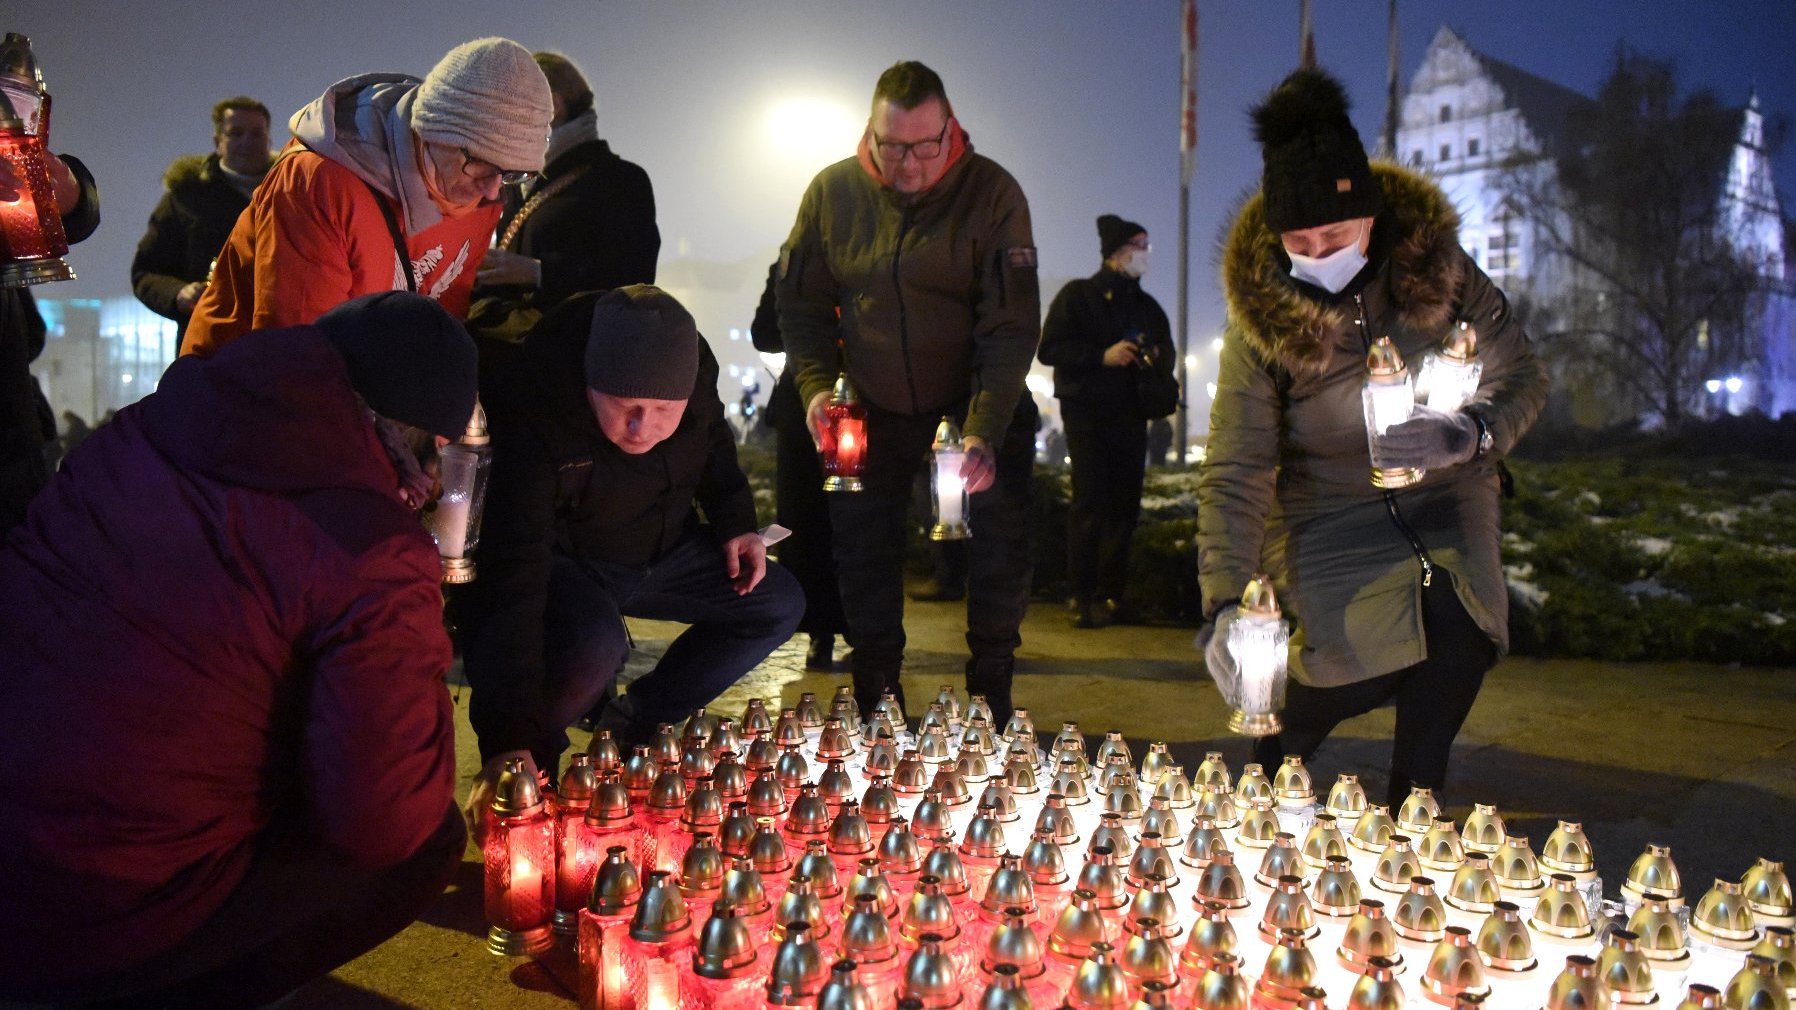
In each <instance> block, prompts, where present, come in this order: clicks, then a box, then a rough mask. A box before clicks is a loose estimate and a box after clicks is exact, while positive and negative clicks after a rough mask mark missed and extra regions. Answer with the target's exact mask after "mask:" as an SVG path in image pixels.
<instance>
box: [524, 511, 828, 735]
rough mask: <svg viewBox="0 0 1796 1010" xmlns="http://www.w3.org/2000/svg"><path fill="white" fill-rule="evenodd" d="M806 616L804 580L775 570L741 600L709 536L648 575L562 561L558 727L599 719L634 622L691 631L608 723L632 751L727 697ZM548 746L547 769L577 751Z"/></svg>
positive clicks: (557, 592)
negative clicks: (659, 730) (593, 713)
mask: <svg viewBox="0 0 1796 1010" xmlns="http://www.w3.org/2000/svg"><path fill="white" fill-rule="evenodd" d="M802 616H804V593H803V591H802V590H800V589H799V588H798V582H797V580H796V579H794V578H793V577H792V575H791V574H790V573H789V572H787V571H786V570H785V569H783V568H781V567H779V566H778V565H777V564H774V563H772V562H769V563H768V565H767V574H766V576H765V577H764V578H762V579H761V583H760V585H758V586H756V587H755V588H754V591H753V592H751V593H749V594H747V595H746V596H738V595H736V590H735V587H734V586H733V585H732V584H731V583H730V580H729V577H728V575H726V574H725V572H724V567H723V551H722V548H721V547H720V546H719V544H718V542H717V540H716V538H715V537H714V536H713V535H712V534H711V532H710V530H709V529H705V528H699V529H694V530H690V531H688V532H687V533H686V535H685V536H683V537H681V538H680V539H679V540H678V541H677V542H676V543H675V544H674V545H673V547H672V548H670V549H669V550H668V551H667V552H666V553H665V554H663V555H662V556H661V557H660V558H659V559H657V560H656V562H655V563H654V564H652V565H649V566H646V567H637V566H633V565H618V564H608V563H605V562H585V561H578V560H576V559H574V558H572V557H568V556H567V555H562V554H557V555H556V557H555V561H554V567H553V569H552V570H551V572H550V575H549V599H548V607H547V609H546V611H545V613H544V622H545V629H544V631H545V646H546V648H545V653H544V660H545V674H546V682H545V685H544V687H545V694H546V696H547V699H548V703H549V711H550V714H551V715H552V716H553V718H554V720H555V721H554V722H553V725H555V726H567V725H569V724H571V723H572V722H573V721H574V720H576V719H578V718H580V717H581V716H582V715H584V714H586V713H587V712H588V711H590V710H591V709H592V707H593V706H594V705H595V704H597V702H598V700H599V698H600V697H601V696H602V695H603V694H604V693H605V690H606V688H608V687H610V686H611V682H612V681H613V679H615V678H616V676H617V673H618V671H619V670H621V669H623V666H624V660H625V658H626V657H627V656H628V655H629V648H630V640H629V634H628V632H627V631H626V630H625V628H624V622H623V619H624V618H625V617H640V618H644V619H646V620H653V621H678V622H680V623H682V624H687V625H690V627H688V628H687V629H686V630H685V631H684V632H682V633H681V634H680V636H679V637H678V638H675V639H674V640H673V644H671V645H669V646H668V647H667V652H666V653H665V654H663V655H662V657H661V661H660V662H659V663H657V664H655V668H654V669H653V670H650V671H649V672H648V673H646V674H644V675H643V676H642V677H640V678H638V679H637V680H636V681H635V682H634V683H633V684H631V685H630V687H629V692H628V693H627V695H625V697H624V698H622V699H620V700H619V701H618V702H616V703H614V704H612V705H611V706H609V707H608V708H607V710H606V713H605V718H604V719H603V720H602V721H601V723H600V725H601V726H604V727H606V728H609V729H611V730H612V732H613V733H615V734H616V735H617V736H618V738H619V740H620V741H621V742H622V743H625V744H631V743H646V742H647V741H648V739H649V737H650V736H651V735H652V734H653V733H654V730H655V726H656V724H658V723H663V722H677V721H679V720H681V719H684V718H685V717H686V716H687V715H688V714H690V713H691V712H692V710H693V709H695V708H698V707H699V706H701V705H705V704H708V703H709V702H710V701H711V699H713V698H715V697H717V696H718V695H719V694H722V693H723V692H724V690H725V689H727V688H728V687H729V686H730V685H731V684H734V683H735V682H736V681H737V680H738V679H740V678H741V676H742V675H743V674H745V673H747V672H748V671H750V670H752V669H754V667H755V665H756V664H758V663H759V662H761V660H763V659H766V658H767V656H768V654H769V653H771V652H772V651H773V650H774V649H777V648H779V647H780V646H781V645H783V644H784V643H785V642H786V640H787V639H789V638H791V637H792V632H793V630H794V629H795V628H797V627H798V621H799V618H801V617H802ZM544 743H545V744H547V745H552V746H553V749H552V750H549V749H548V748H547V747H545V748H544V750H545V751H546V753H537V754H536V759H537V761H538V762H539V763H540V762H542V761H543V760H544V759H545V758H550V759H553V758H556V757H558V756H559V754H560V752H561V749H562V748H563V747H565V746H566V745H567V741H566V738H565V736H564V737H562V738H561V739H560V740H559V741H544ZM553 765H554V762H553V761H551V762H550V764H549V765H539V766H544V767H552V766H553Z"/></svg>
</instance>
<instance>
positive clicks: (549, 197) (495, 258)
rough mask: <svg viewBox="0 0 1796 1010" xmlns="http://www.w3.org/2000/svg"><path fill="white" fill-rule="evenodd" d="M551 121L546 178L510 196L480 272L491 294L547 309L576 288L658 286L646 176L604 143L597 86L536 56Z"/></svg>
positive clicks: (657, 235) (555, 56)
mask: <svg viewBox="0 0 1796 1010" xmlns="http://www.w3.org/2000/svg"><path fill="white" fill-rule="evenodd" d="M535 56H536V65H537V66H539V67H541V68H542V71H543V75H544V76H546V77H547V78H548V79H549V91H550V94H551V96H552V97H553V99H554V102H555V116H554V119H553V120H552V121H551V127H550V132H549V153H548V157H547V160H546V163H545V167H544V169H543V174H542V177H541V178H539V179H536V180H533V181H532V182H529V183H527V184H525V185H524V186H523V187H521V188H518V187H513V188H510V189H507V190H506V191H505V197H504V200H505V213H504V215H503V216H502V217H500V219H499V233H498V241H497V242H496V243H495V246H494V248H492V249H489V250H488V251H487V254H486V257H485V258H484V259H482V260H481V263H480V270H479V272H478V273H477V274H476V275H475V283H476V284H477V285H478V286H479V289H477V291H476V296H477V297H478V296H480V295H485V294H493V293H496V292H494V291H493V290H492V289H494V288H510V289H513V290H514V291H519V292H535V297H536V304H537V305H538V306H540V307H543V308H548V307H550V306H553V305H555V304H558V303H559V302H561V301H563V300H565V299H566V298H567V297H568V296H570V295H572V294H574V293H576V292H580V291H600V290H605V289H609V288H618V287H623V286H624V285H626V284H653V283H654V282H655V260H656V258H657V257H658V256H660V254H661V232H660V230H659V229H658V228H656V226H655V191H654V187H653V186H652V185H650V183H649V176H648V173H647V172H645V171H643V170H642V168H641V167H640V166H637V165H635V164H632V163H631V162H628V161H625V160H624V159H622V158H620V157H618V156H617V155H616V154H614V153H612V150H611V145H610V144H607V143H606V142H605V141H603V140H600V139H599V132H598V117H597V113H596V112H595V111H594V109H593V95H592V86H591V85H590V84H588V83H587V81H586V77H585V75H583V74H581V73H580V68H579V67H576V66H575V65H574V63H573V61H572V60H570V59H568V58H567V57H565V56H562V55H561V54H559V53H537V54H535Z"/></svg>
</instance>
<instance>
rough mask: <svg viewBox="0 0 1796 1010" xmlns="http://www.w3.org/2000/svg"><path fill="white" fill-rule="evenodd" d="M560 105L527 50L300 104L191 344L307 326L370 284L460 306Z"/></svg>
mask: <svg viewBox="0 0 1796 1010" xmlns="http://www.w3.org/2000/svg"><path fill="white" fill-rule="evenodd" d="M551 112H552V104H551V99H550V96H549V83H548V81H547V80H546V79H545V78H544V77H543V73H542V71H541V70H539V69H538V68H537V66H536V62H535V61H534V60H532V59H531V57H530V51H529V50H527V49H525V48H524V47H523V46H520V45H518V44H517V43H516V42H512V41H509V40H507V39H500V38H486V39H476V40H475V41H473V42H468V43H464V44H463V45H460V46H457V47H456V48H454V49H452V50H450V51H449V53H448V55H446V56H444V57H443V58H442V60H440V61H439V62H438V63H437V65H436V66H435V67H434V68H433V69H432V70H431V71H430V73H429V74H428V75H426V76H425V77H424V79H423V80H419V79H418V78H415V77H410V76H406V75H403V74H362V75H359V76H356V77H351V78H348V79H346V80H342V81H339V82H337V83H336V84H333V85H331V86H330V88H328V89H326V91H325V92H324V94H323V95H322V96H321V97H320V98H318V99H317V100H316V101H314V102H312V103H311V104H310V105H307V106H306V107H304V108H302V109H300V110H299V111H298V112H297V113H294V115H293V118H292V119H291V120H290V121H289V123H288V126H289V128H290V129H291V130H292V131H293V140H292V141H291V142H290V143H289V144H288V145H287V148H286V150H285V152H283V156H282V157H281V159H280V161H279V162H278V163H277V164H276V166H275V167H274V168H273V169H272V170H270V171H269V173H268V175H267V176H266V178H265V179H264V180H263V182H262V185H261V186H260V187H258V188H257V190H256V194H255V197H254V198H253V199H252V200H251V201H250V205H249V209H248V210H247V211H245V212H244V213H243V215H242V216H241V217H239V218H238V219H237V224H236V226H235V227H233V228H232V230H231V235H230V238H229V239H228V240H227V241H226V242H225V246H224V250H223V251H222V252H220V253H219V256H218V264H217V267H216V268H215V270H214V271H213V276H212V282H211V284H210V285H209V286H207V288H206V291H205V294H204V295H202V296H201V297H200V300H199V303H198V304H197V305H195V306H194V310H193V317H192V319H191V321H190V322H189V324H188V330H187V339H186V342H185V345H184V346H183V347H182V349H181V353H182V354H210V353H211V352H213V351H215V350H217V349H218V348H219V347H220V346H221V345H223V344H224V343H226V342H228V341H230V340H232V339H235V338H236V337H238V336H240V335H242V334H243V333H246V332H248V331H249V330H252V329H268V328H271V327H280V326H294V325H299V324H304V323H310V322H311V321H312V320H314V319H316V318H317V317H318V316H319V315H320V314H322V313H323V312H325V311H326V310H328V309H330V308H332V307H333V306H335V305H337V304H339V303H341V302H344V301H346V300H348V299H350V298H354V297H356V296H357V295H362V294H367V293H370V292H374V291H387V290H411V291H416V292H417V293H419V294H421V295H425V296H427V297H429V298H432V299H435V300H436V301H438V302H440V303H441V304H442V305H443V307H444V308H446V309H448V310H449V312H450V313H451V314H453V315H455V316H456V317H457V318H466V317H467V314H468V300H469V292H470V290H471V289H472V288H473V286H474V272H475V269H476V268H477V267H478V266H479V265H480V258H481V256H482V255H483V254H484V253H485V251H486V248H487V245H488V243H489V240H490V238H491V236H492V233H493V227H494V225H495V224H497V223H498V220H499V213H500V207H501V197H502V195H503V192H504V189H505V187H507V186H517V185H520V184H522V183H524V182H526V181H528V180H529V179H530V178H531V177H532V176H534V175H535V173H537V172H539V171H541V170H542V167H543V153H544V150H545V149H546V148H547V145H548V138H549V120H550V116H551Z"/></svg>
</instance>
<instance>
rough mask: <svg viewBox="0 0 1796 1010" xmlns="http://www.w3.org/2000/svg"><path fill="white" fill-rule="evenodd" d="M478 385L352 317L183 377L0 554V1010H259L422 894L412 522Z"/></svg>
mask: <svg viewBox="0 0 1796 1010" xmlns="http://www.w3.org/2000/svg"><path fill="white" fill-rule="evenodd" d="M475 368H476V363H475V350H474V344H473V341H472V340H471V339H470V338H469V337H468V335H467V333H466V331H465V330H463V329H462V327H461V325H460V324H459V323H457V322H456V321H455V320H454V319H452V318H451V317H450V316H449V314H448V313H447V312H445V311H444V310H443V309H442V307H440V306H438V305H437V304H435V303H434V302H431V301H430V300H428V299H426V298H423V297H421V296H418V295H412V294H407V293H403V292H386V293H382V294H377V295H371V296H367V297H364V298H361V299H357V300H355V301H352V302H350V303H347V304H346V305H343V306H341V307H339V308H336V309H334V310H332V311H330V312H327V313H325V314H324V315H323V316H322V317H320V318H319V319H318V321H317V323H316V324H315V325H308V326H298V327H292V328H287V329H280V330H268V331H258V332H254V333H250V334H247V335H245V336H244V337H243V338H241V339H240V340H238V341H236V342H234V343H233V344H232V345H231V346H229V347H227V348H224V349H222V350H221V351H220V352H219V353H218V354H216V355H214V356H212V357H209V358H196V357H187V358H182V359H180V360H178V361H177V362H176V363H175V364H174V365H172V366H171V367H170V368H169V370H168V371H167V372H166V373H165V374H164V375H163V376H162V380H161V383H160V385H159V386H158V388H157V390H156V391H155V392H153V393H151V394H150V395H149V396H146V397H145V398H143V399H142V400H140V401H139V402H137V403H134V404H132V405H130V406H128V407H125V408H124V409H122V410H120V411H119V412H118V416H117V417H116V418H115V419H114V420H112V421H111V422H109V423H107V424H105V425H103V426H101V427H100V428H99V429H97V430H96V431H95V432H94V433H93V434H92V435H91V436H90V437H89V438H88V439H87V440H86V441H85V442H83V443H82V445H81V447H80V448H79V449H77V450H76V451H75V452H74V453H72V454H71V456H70V458H69V460H68V463H67V465H66V466H64V467H63V469H62V470H60V471H59V472H58V473H57V474H56V476H55V477H54V478H53V479H52V480H51V481H50V483H49V485H48V486H47V487H46V488H45V489H44V491H43V493H42V494H40V495H39V496H38V497H37V499H36V500H35V501H33V502H32V504H31V507H30V511H29V514H28V516H27V519H26V521H25V523H24V524H23V525H21V526H20V527H18V528H17V529H15V530H14V531H13V533H12V534H11V536H10V538H9V539H8V540H7V542H6V545H5V547H4V549H0V593H3V594H4V596H5V598H6V599H7V600H8V601H9V605H8V606H7V607H6V608H5V609H4V610H3V611H0V655H4V656H6V657H7V658H6V664H5V665H6V675H5V676H4V677H0V790H4V792H5V794H6V795H7V797H8V800H7V816H8V828H7V830H6V831H4V832H0V865H4V866H5V867H6V868H7V870H8V874H9V879H8V882H7V885H6V886H5V887H3V888H0V920H4V921H5V922H9V923H18V924H27V923H28V924H30V926H29V928H26V929H22V930H20V931H18V932H19V935H17V936H15V937H13V938H12V940H11V941H10V942H8V943H6V944H5V945H3V946H0V1000H7V999H24V1000H51V1001H58V1002H64V1001H66V1002H69V1003H83V1004H85V1002H86V1001H90V1000H108V1001H109V1000H120V1001H125V1000H130V1001H132V1002H131V1003H130V1005H141V1006H158V1007H160V1006H208V1007H211V1006H219V1007H226V1006H256V1005H261V1004H263V1003H266V1002H269V1001H272V1000H274V999H276V998H278V997H280V996H281V995H283V994H284V993H286V992H288V991H289V990H292V989H294V988H296V987H298V986H299V985H301V984H303V983H305V982H306V981H308V980H309V979H312V978H315V977H317V976H320V975H323V974H325V973H326V972H329V971H331V970H332V969H333V968H335V967H337V966H338V965H340V964H343V963H344V962H346V961H349V960H350V959H352V958H354V957H356V956H357V955H359V954H360V953H362V952H363V951H365V950H368V949H370V948H372V947H374V946H375V945H376V944H378V943H380V942H382V941H383V940H385V939H386V938H387V937H389V936H391V935H393V934H394V933H397V932H398V931H399V930H400V929H402V928H404V926H405V925H406V924H407V923H409V922H411V921H412V919H414V918H415V917H417V916H418V915H419V914H420V913H422V912H423V911H424V910H425V909H426V908H427V907H428V906H429V905H430V903H431V902H432V901H433V900H435V898H436V896H437V895H438V894H439V893H441V891H442V889H443V887H444V886H445V885H446V884H447V883H448V881H449V879H450V878H451V877H452V876H453V874H454V872H455V868H456V867H457V866H458V865H459V864H460V860H461V855H462V850H463V847H464V845H465V838H466V835H465V830H464V828H463V826H462V820H461V817H460V816H459V813H458V811H457V810H456V807H455V802H454V799H455V797H454V780H455V757H454V731H453V720H452V717H451V712H452V709H451V706H450V701H449V693H448V691H447V690H445V689H444V686H443V677H444V674H445V673H446V672H447V670H448V668H449V663H450V649H449V639H448V636H447V635H446V634H445V633H444V631H443V622H442V594H441V592H440V590H439V588H438V578H439V562H438V560H437V551H436V547H435V546H434V545H433V544H432V543H431V540H430V537H429V536H428V535H427V534H426V533H425V532H424V529H423V526H422V525H421V524H420V523H419V521H418V508H417V506H418V505H419V504H420V503H421V496H420V493H419V492H420V489H423V490H424V491H428V489H429V486H430V480H429V477H428V473H427V471H428V462H429V457H430V456H431V455H433V454H434V451H435V449H436V448H438V447H440V446H441V445H442V444H444V443H446V442H447V441H448V439H449V438H451V437H453V436H456V435H459V434H460V433H461V431H462V428H463V426H464V425H465V424H466V422H467V418H468V415H469V414H470V413H471V412H472V410H473V407H474V394H475V387H476V380H475ZM420 457H422V459H423V463H421V462H420ZM108 1005H111V1004H108Z"/></svg>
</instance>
